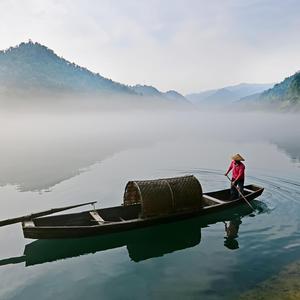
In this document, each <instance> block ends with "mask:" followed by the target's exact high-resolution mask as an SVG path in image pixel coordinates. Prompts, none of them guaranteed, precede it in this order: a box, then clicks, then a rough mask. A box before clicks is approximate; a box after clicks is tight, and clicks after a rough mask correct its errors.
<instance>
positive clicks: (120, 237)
mask: <svg viewBox="0 0 300 300" xmlns="http://www.w3.org/2000/svg"><path fill="white" fill-rule="evenodd" d="M0 135H1V146H0V166H1V168H0V219H5V218H10V217H15V216H18V215H23V214H26V213H30V212H37V211H39V210H45V209H49V208H52V207H59V206H64V205H71V204H76V203H81V202H88V201H94V200H97V201H98V203H97V207H108V206H114V205H119V204H120V203H121V202H122V197H123V192H124V188H125V185H126V183H127V181H129V180H133V179H153V178H162V177H172V176H182V175H185V174H194V175H195V176H196V177H197V178H198V179H199V180H200V182H201V184H202V188H203V190H204V191H213V190H218V189H223V188H227V187H228V180H227V179H226V177H225V176H224V175H223V174H224V172H225V170H226V169H227V167H228V165H229V163H230V156H231V155H232V154H233V153H236V152H238V153H241V154H242V155H243V156H244V157H245V159H246V161H245V164H246V172H247V173H246V174H247V180H246V181H247V183H254V184H257V185H260V186H263V187H264V188H265V191H264V193H263V195H262V196H261V197H259V198H258V199H257V201H256V202H255V203H254V204H255V208H256V210H255V212H251V210H249V209H248V208H247V206H246V205H244V206H241V207H238V208H236V209H233V210H229V211H226V212H223V213H219V214H214V215H211V216H208V217H205V218H195V219H191V220H187V221H181V222H177V223H173V224H168V225H160V226H155V227H151V228H146V229H140V230H136V231H131V232H127V233H122V234H113V235H109V236H105V237H94V238H86V239H79V240H68V241H34V240H28V239H27V240H26V239H24V238H23V236H22V230H21V226H20V224H16V225H11V226H7V227H3V228H0V242H1V247H0V278H1V280H0V299H3V300H12V299H65V300H67V299H72V300H74V299H164V298H166V297H168V298H169V297H170V298H171V299H209V300H210V299H212V300H216V299H238V298H239V296H240V295H241V294H243V293H245V292H247V290H250V289H252V288H253V287H255V286H256V285H257V284H258V283H260V282H262V281H264V280H267V279H268V278H270V277H271V276H274V274H277V273H279V272H280V271H281V270H282V269H283V268H284V267H285V266H286V265H288V264H290V263H292V262H293V261H297V260H299V259H300V213H299V212H300V168H299V167H300V164H299V159H300V142H299V141H300V119H299V115H287V114H283V115H279V114H278V115H276V114H259V113H258V114H254V113H244V114H240V113H239V114H229V113H226V114H221V113H201V112H182V113H179V112H151V113H145V112H142V111H137V112H133V113H103V114H96V113H95V114H85V115H77V114H70V115H63V114H57V115H53V114H52V115H41V114H33V115H29V114H24V115H17V114H8V113H2V114H1V119H0ZM225 223H226V225H227V227H230V228H233V230H235V231H236V232H237V235H238V236H237V237H230V236H229V237H228V233H226V231H225Z"/></svg>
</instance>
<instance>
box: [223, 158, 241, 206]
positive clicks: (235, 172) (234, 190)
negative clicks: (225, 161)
mask: <svg viewBox="0 0 300 300" xmlns="http://www.w3.org/2000/svg"><path fill="white" fill-rule="evenodd" d="M242 161H245V160H244V158H243V157H242V156H241V155H240V154H235V155H233V156H232V162H231V164H230V166H229V168H228V170H227V172H226V173H225V174H224V175H225V176H227V175H228V173H229V172H230V171H232V179H231V191H230V193H231V199H232V200H233V199H237V198H238V197H239V192H238V190H239V191H240V192H241V193H243V190H244V182H245V165H244V164H243V163H242Z"/></svg>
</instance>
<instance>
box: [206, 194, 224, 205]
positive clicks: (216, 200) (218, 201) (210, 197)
mask: <svg viewBox="0 0 300 300" xmlns="http://www.w3.org/2000/svg"><path fill="white" fill-rule="evenodd" d="M203 197H205V198H207V199H209V200H212V201H214V202H217V203H220V204H223V203H226V201H222V200H220V199H217V198H215V197H212V196H209V195H203Z"/></svg>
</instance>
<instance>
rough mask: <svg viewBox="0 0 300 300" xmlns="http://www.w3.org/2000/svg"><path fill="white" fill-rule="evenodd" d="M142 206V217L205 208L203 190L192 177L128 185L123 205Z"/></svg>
mask: <svg viewBox="0 0 300 300" xmlns="http://www.w3.org/2000/svg"><path fill="white" fill-rule="evenodd" d="M133 204H141V217H142V218H147V217H154V216H159V215H169V214H174V213H178V212H184V211H192V210H198V209H200V208H201V207H202V187H201V184H200V182H199V181H198V179H197V178H196V177H195V176H193V175H189V176H183V177H175V178H164V179H155V180H143V181H129V182H128V183H127V185H126V188H125V193H124V205H125V206H128V205H133Z"/></svg>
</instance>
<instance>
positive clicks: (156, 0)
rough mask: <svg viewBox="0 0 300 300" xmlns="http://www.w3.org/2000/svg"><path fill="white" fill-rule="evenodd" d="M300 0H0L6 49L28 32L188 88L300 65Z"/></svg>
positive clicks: (108, 66)
mask: <svg viewBox="0 0 300 300" xmlns="http://www.w3.org/2000/svg"><path fill="white" fill-rule="evenodd" d="M299 15H300V1H298V0H285V1H282V0H272V1H271V0H211V1H203V0H163V1H161V0H88V1H87V0H42V1H41V0H23V1H19V0H0V36H1V39H0V49H6V48H9V47H10V46H15V45H17V44H19V43H21V42H24V41H28V40H29V39H31V40H33V41H34V42H39V43H41V44H44V45H46V46H47V47H49V48H51V49H53V50H54V51H55V52H56V53H57V54H58V55H59V56H62V57H64V58H65V59H67V60H69V61H71V62H75V63H76V64H78V65H80V66H83V67H87V68H88V69H90V70H91V71H94V72H96V73H100V74H101V75H102V76H104V77H107V78H111V79H112V80H115V81H118V82H121V83H124V84H128V85H134V84H147V85H153V86H155V87H157V88H158V89H160V90H161V91H167V90H171V89H174V90H177V91H179V92H181V93H183V94H188V93H192V92H199V91H203V90H207V89H212V88H220V87H223V86H227V85H233V84H238V83H241V82H249V83H272V82H280V81H282V80H283V79H284V78H285V77H287V76H290V75H292V74H293V73H295V72H296V71H298V70H299V69H300V55H299V53H300V38H299V32H300V17H299Z"/></svg>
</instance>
